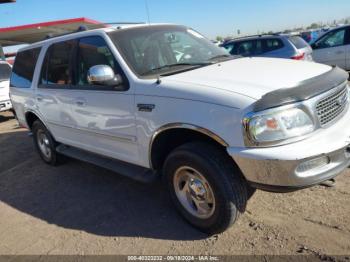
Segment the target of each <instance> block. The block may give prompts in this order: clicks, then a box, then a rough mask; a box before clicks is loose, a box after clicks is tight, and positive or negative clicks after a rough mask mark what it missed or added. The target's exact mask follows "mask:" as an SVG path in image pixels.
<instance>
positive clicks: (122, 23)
mask: <svg viewBox="0 0 350 262" xmlns="http://www.w3.org/2000/svg"><path fill="white" fill-rule="evenodd" d="M142 24H146V23H145V22H108V23H101V25H119V26H118V27H116V28H117V29H121V28H122V27H121V25H142ZM88 30H90V29H89V28H88V27H87V26H86V25H81V26H79V27H78V29H77V30H75V31H72V32H68V33H64V34H59V35H53V34H52V33H50V34H47V35H46V37H45V40H46V39H51V38H55V37H59V36H65V35H70V34H74V33H78V32H83V31H88Z"/></svg>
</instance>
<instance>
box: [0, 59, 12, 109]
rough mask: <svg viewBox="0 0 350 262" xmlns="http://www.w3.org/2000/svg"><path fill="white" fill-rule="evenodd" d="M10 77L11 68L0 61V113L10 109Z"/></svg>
mask: <svg viewBox="0 0 350 262" xmlns="http://www.w3.org/2000/svg"><path fill="white" fill-rule="evenodd" d="M10 75H11V66H10V65H9V64H8V63H7V62H5V61H0V112H2V111H7V110H10V109H12V104H11V101H10Z"/></svg>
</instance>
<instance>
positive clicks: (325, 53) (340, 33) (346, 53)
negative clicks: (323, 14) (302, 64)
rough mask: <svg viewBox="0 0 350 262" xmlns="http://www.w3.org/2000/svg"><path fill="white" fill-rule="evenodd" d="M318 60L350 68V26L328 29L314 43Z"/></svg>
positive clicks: (313, 46) (315, 57)
mask: <svg viewBox="0 0 350 262" xmlns="http://www.w3.org/2000/svg"><path fill="white" fill-rule="evenodd" d="M312 48H313V50H314V52H313V57H314V60H315V61H316V62H319V63H323V64H327V65H337V66H339V67H341V68H343V69H345V70H350V26H349V25H348V26H342V27H338V28H335V29H332V30H330V31H328V32H327V33H326V34H324V35H323V36H321V37H320V38H319V39H317V40H316V41H315V43H313V44H312Z"/></svg>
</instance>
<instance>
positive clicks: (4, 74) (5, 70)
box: [0, 64, 11, 81]
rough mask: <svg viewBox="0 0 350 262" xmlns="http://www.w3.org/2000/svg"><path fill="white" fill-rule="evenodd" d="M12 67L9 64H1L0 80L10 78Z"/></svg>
mask: <svg viewBox="0 0 350 262" xmlns="http://www.w3.org/2000/svg"><path fill="white" fill-rule="evenodd" d="M10 75H11V67H10V66H9V65H8V64H0V81H3V80H9V79H10Z"/></svg>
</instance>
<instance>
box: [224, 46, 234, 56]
mask: <svg viewBox="0 0 350 262" xmlns="http://www.w3.org/2000/svg"><path fill="white" fill-rule="evenodd" d="M234 46H235V44H234V43H229V44H226V45H224V46H223V47H224V48H225V49H226V50H227V52H229V53H230V54H231V52H233V48H234Z"/></svg>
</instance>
